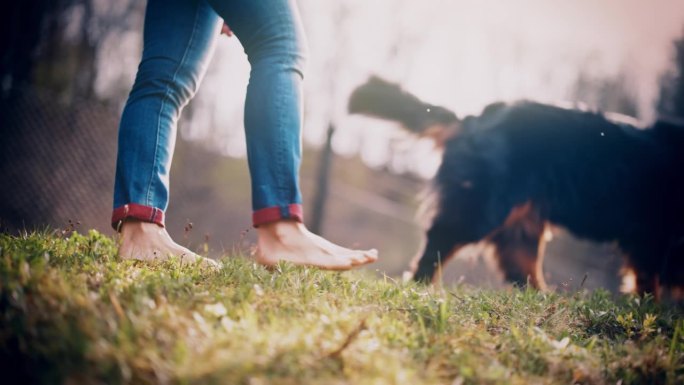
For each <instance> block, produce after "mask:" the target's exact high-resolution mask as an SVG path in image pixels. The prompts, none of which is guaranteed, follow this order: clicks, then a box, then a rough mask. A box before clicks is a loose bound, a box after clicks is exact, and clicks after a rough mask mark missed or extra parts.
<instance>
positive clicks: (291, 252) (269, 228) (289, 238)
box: [256, 220, 378, 270]
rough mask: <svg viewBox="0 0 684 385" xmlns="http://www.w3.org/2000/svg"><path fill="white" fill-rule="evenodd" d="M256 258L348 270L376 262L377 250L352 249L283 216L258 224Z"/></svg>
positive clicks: (263, 260)
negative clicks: (282, 218)
mask: <svg viewBox="0 0 684 385" xmlns="http://www.w3.org/2000/svg"><path fill="white" fill-rule="evenodd" d="M257 233H258V241H257V255H256V260H257V262H259V263H260V264H262V265H266V266H273V265H275V264H276V263H278V262H280V261H287V262H292V263H294V264H296V265H303V266H314V267H319V268H321V269H326V270H348V269H351V268H352V267H355V266H360V265H365V264H367V263H372V262H375V261H376V260H377V259H378V252H377V250H375V249H373V250H352V249H347V248H344V247H342V246H338V245H336V244H334V243H332V242H330V241H328V240H326V239H324V238H322V237H320V236H318V235H316V234H313V233H312V232H310V231H309V230H307V228H306V227H305V226H304V225H303V224H302V223H299V222H295V221H290V220H283V221H277V222H272V223H267V224H265V225H261V226H259V227H258V228H257Z"/></svg>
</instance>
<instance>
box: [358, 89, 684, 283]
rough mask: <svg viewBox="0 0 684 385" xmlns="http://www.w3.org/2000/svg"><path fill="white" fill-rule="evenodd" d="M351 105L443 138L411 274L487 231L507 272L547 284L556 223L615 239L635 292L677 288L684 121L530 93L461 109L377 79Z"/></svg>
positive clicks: (422, 275)
mask: <svg viewBox="0 0 684 385" xmlns="http://www.w3.org/2000/svg"><path fill="white" fill-rule="evenodd" d="M349 111H350V112H352V113H359V114H365V115H369V116H374V117H379V118H383V119H389V120H394V121H397V122H399V123H400V124H401V125H403V126H404V127H405V128H406V129H408V130H410V131H412V132H414V133H416V134H426V135H431V136H433V137H434V138H435V139H436V140H437V141H438V142H439V143H440V144H441V145H442V147H443V154H444V155H443V159H442V164H441V166H440V168H439V170H438V172H437V175H436V176H435V179H434V185H435V188H436V191H437V193H438V198H437V206H436V215H435V216H434V218H433V220H432V224H431V225H430V227H429V229H428V230H427V244H426V246H425V250H424V251H423V252H422V254H421V255H419V256H418V257H417V258H416V259H415V260H414V261H413V263H412V268H413V272H414V279H416V280H421V281H430V280H432V279H434V276H435V273H436V271H437V268H438V262H441V263H445V262H446V261H447V260H448V259H449V257H450V256H452V255H453V254H454V253H455V252H456V251H458V250H459V249H460V248H461V247H463V246H465V245H467V244H471V243H475V242H480V241H486V242H489V243H491V244H492V245H493V246H494V247H495V250H496V253H495V254H496V256H497V261H498V264H499V267H500V268H501V270H502V272H503V273H504V276H505V277H506V279H507V280H509V281H512V282H516V283H518V284H525V283H527V282H529V283H530V284H531V285H533V286H534V287H536V288H540V289H543V288H545V282H544V278H543V275H542V257H543V249H544V247H543V246H544V237H543V234H544V230H545V227H546V226H548V225H557V226H562V227H564V228H566V229H567V230H569V231H570V232H572V233H573V234H575V235H576V236H578V237H580V238H585V239H590V240H594V241H599V242H606V241H616V242H617V244H618V246H619V248H620V249H621V251H622V252H623V253H624V256H625V269H624V270H625V271H629V272H630V273H633V274H635V275H636V290H637V291H638V292H640V293H643V292H651V293H654V294H655V295H656V296H657V295H658V293H659V288H667V289H670V292H671V293H673V294H675V295H677V293H679V294H680V295H681V286H682V285H683V284H684V126H682V125H679V124H675V123H667V122H664V121H659V122H657V123H655V124H654V125H653V126H652V127H650V128H648V129H639V128H636V127H634V126H631V125H628V124H618V123H615V122H612V121H610V120H608V119H607V118H606V117H605V116H604V115H603V114H600V113H595V112H587V111H578V110H573V109H565V108H560V107H555V106H551V105H545V104H540V103H534V102H528V101H523V102H518V103H514V104H505V103H496V104H492V105H489V106H488V107H486V108H485V109H484V111H483V112H482V114H481V115H480V116H469V117H466V118H465V119H459V118H457V116H456V115H455V114H454V113H453V112H451V111H449V110H448V109H445V108H443V107H439V106H434V105H430V104H428V103H424V102H422V101H421V100H419V99H418V98H416V97H415V96H413V95H411V94H409V93H407V92H405V91H403V90H402V89H401V88H400V87H399V86H397V85H396V84H392V83H389V82H386V81H384V80H381V79H379V78H371V79H370V80H369V81H368V82H367V83H366V84H364V85H362V86H360V87H358V88H357V89H356V90H355V91H354V92H353V94H352V96H351V99H350V102H349Z"/></svg>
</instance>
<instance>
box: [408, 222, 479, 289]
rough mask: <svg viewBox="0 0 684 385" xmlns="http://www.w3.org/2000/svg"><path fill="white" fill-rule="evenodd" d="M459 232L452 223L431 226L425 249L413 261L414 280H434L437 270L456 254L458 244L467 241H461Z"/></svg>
mask: <svg viewBox="0 0 684 385" xmlns="http://www.w3.org/2000/svg"><path fill="white" fill-rule="evenodd" d="M458 234H459V231H458V228H455V227H453V226H451V225H445V224H439V223H435V224H433V225H432V226H431V227H430V230H428V232H427V244H426V245H425V249H424V250H423V252H422V253H421V254H418V255H417V258H414V260H413V261H412V262H411V269H412V270H413V271H414V274H413V279H414V280H416V281H419V282H425V283H430V282H433V281H434V279H435V278H436V273H437V270H438V269H440V268H441V266H444V264H445V263H446V261H447V260H448V259H449V258H450V257H451V256H452V255H453V254H454V252H455V249H457V245H459V244H460V245H463V244H464V243H467V242H464V241H461V242H459V239H458Z"/></svg>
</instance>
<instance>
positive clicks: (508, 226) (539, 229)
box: [491, 203, 546, 290]
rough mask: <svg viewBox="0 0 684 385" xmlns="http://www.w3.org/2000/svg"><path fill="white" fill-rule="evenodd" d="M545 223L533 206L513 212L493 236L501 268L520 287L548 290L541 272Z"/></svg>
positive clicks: (518, 207) (523, 207)
mask: <svg viewBox="0 0 684 385" xmlns="http://www.w3.org/2000/svg"><path fill="white" fill-rule="evenodd" d="M544 226H545V225H544V221H543V220H542V219H541V217H540V216H539V214H538V212H537V211H536V210H535V209H534V208H533V207H532V205H531V204H529V203H526V204H524V205H521V206H517V207H515V208H513V210H511V214H510V215H509V216H508V218H507V219H506V222H505V223H504V226H503V227H502V228H501V229H500V230H498V231H497V232H496V233H495V234H493V235H492V237H491V242H492V243H493V244H494V246H495V248H496V256H497V260H498V262H499V267H500V268H501V271H503V273H504V277H505V278H506V280H507V281H509V282H514V283H516V284H518V285H519V286H523V285H526V284H527V283H528V280H529V283H530V284H531V285H532V286H533V287H534V288H537V289H539V290H546V282H545V281H544V275H543V273H542V259H543V254H544V240H543V238H544Z"/></svg>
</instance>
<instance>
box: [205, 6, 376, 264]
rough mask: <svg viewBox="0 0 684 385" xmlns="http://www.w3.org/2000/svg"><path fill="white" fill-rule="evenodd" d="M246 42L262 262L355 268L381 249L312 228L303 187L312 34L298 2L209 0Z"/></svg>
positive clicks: (249, 140)
mask: <svg viewBox="0 0 684 385" xmlns="http://www.w3.org/2000/svg"><path fill="white" fill-rule="evenodd" d="M209 2H210V3H211V5H212V6H213V7H214V9H215V10H216V11H217V12H218V14H219V15H221V16H222V17H223V18H224V20H226V22H227V24H228V25H229V26H230V28H231V30H232V31H233V32H234V33H235V35H236V36H237V38H238V39H240V42H241V43H242V45H243V47H244V49H245V52H246V53H247V57H248V59H249V62H250V64H251V67H252V68H251V74H250V81H249V86H248V88H247V98H246V101H245V130H246V137H247V156H248V161H249V168H250V175H251V178H252V208H253V212H254V214H253V222H254V226H255V227H257V232H258V237H259V240H258V258H257V259H258V261H259V262H261V263H263V264H266V265H272V264H275V263H277V262H278V261H280V260H286V261H290V262H294V263H297V264H303V265H312V266H318V267H322V268H328V269H348V268H351V267H352V266H353V265H360V264H365V263H369V262H372V261H374V260H375V259H377V253H376V252H374V251H357V250H349V249H345V248H342V247H340V246H337V245H334V244H332V243H330V242H328V241H326V240H324V239H323V238H320V237H318V236H316V235H314V234H312V233H310V232H309V231H308V230H306V228H305V227H304V225H303V224H302V223H301V222H302V220H303V212H302V197H301V193H300V188H299V174H298V173H299V165H300V159H301V126H302V85H301V83H302V80H303V74H304V65H305V63H304V62H305V55H306V53H305V49H306V48H305V45H306V42H305V38H304V33H303V29H302V26H301V22H300V20H299V14H298V12H297V8H296V5H295V3H294V1H291V0H274V1H269V2H264V1H254V0H231V1H227V0H209Z"/></svg>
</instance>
